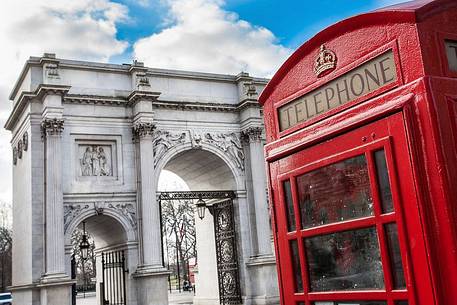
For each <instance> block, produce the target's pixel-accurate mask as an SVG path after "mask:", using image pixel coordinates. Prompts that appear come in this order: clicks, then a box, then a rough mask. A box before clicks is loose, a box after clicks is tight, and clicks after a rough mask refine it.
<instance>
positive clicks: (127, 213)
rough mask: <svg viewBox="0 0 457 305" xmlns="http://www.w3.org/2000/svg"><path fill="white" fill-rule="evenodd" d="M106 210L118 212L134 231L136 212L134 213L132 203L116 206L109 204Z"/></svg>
mask: <svg viewBox="0 0 457 305" xmlns="http://www.w3.org/2000/svg"><path fill="white" fill-rule="evenodd" d="M108 208H111V209H113V210H116V211H118V212H119V213H120V214H122V215H123V216H124V217H125V218H126V219H128V221H129V222H130V224H131V225H132V228H134V229H136V226H137V222H136V212H135V207H134V206H133V204H132V203H118V204H116V205H114V204H111V203H110V204H109V205H108Z"/></svg>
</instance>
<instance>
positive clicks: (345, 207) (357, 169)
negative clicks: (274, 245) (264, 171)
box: [297, 155, 373, 228]
mask: <svg viewBox="0 0 457 305" xmlns="http://www.w3.org/2000/svg"><path fill="white" fill-rule="evenodd" d="M297 187H298V198H299V205H300V217H301V223H302V228H309V227H314V226H319V225H323V224H327V223H333V222H338V221H343V220H348V219H353V218H359V217H364V216H370V215H373V203H372V197H371V191H370V181H369V178H368V169H367V161H366V158H365V155H360V156H357V157H354V158H350V159H346V160H344V161H341V162H338V163H335V164H331V165H327V166H324V167H321V168H319V169H316V170H314V171H311V172H309V173H306V174H304V175H301V176H299V177H297Z"/></svg>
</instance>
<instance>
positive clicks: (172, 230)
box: [161, 200, 197, 280]
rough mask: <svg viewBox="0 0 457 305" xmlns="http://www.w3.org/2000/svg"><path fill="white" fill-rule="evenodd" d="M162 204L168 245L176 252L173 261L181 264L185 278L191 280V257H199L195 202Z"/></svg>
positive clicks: (171, 250) (171, 201)
mask: <svg viewBox="0 0 457 305" xmlns="http://www.w3.org/2000/svg"><path fill="white" fill-rule="evenodd" d="M161 204H162V219H163V231H164V232H163V233H164V236H166V247H167V249H168V252H169V254H170V253H174V255H172V256H171V261H176V262H177V267H178V268H179V265H180V266H181V268H179V269H181V270H182V271H183V272H182V273H183V274H184V278H185V279H187V280H189V279H188V278H187V275H188V274H189V270H188V269H189V266H188V262H189V259H191V258H195V260H196V259H197V249H196V239H195V218H194V208H193V203H192V201H190V200H170V201H162V203H161ZM174 256H177V257H176V258H175V257H174ZM169 259H170V257H169ZM178 264H179V265H178Z"/></svg>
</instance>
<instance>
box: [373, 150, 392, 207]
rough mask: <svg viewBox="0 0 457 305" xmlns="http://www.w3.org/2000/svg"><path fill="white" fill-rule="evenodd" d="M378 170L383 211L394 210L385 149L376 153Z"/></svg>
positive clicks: (375, 158)
mask: <svg viewBox="0 0 457 305" xmlns="http://www.w3.org/2000/svg"><path fill="white" fill-rule="evenodd" d="M374 160H375V163H376V171H377V173H378V186H379V192H380V196H381V204H382V212H383V213H389V212H392V211H393V210H394V205H393V203H392V191H391V190H390V182H389V172H388V171H387V163H386V155H385V153H384V150H378V151H376V152H375V153H374Z"/></svg>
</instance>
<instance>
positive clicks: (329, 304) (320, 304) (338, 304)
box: [313, 301, 387, 305]
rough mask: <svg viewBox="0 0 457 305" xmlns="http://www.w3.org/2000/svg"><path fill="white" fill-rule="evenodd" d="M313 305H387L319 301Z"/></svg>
mask: <svg viewBox="0 0 457 305" xmlns="http://www.w3.org/2000/svg"><path fill="white" fill-rule="evenodd" d="M313 305H387V302H385V301H319V302H314V303H313Z"/></svg>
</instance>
